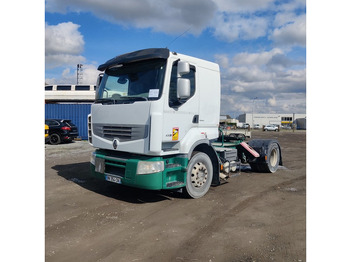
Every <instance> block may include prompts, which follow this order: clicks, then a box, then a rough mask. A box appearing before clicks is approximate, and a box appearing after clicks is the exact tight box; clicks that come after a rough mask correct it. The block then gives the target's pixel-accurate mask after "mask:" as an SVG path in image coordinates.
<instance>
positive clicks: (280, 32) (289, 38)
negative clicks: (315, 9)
mask: <svg viewBox="0 0 350 262" xmlns="http://www.w3.org/2000/svg"><path fill="white" fill-rule="evenodd" d="M277 23H281V21H278V22H277ZM270 39H271V40H273V41H274V42H275V43H276V44H277V45H279V46H294V45H299V46H303V47H305V45H306V15H300V16H298V17H296V18H295V19H294V21H290V20H289V19H286V20H285V23H284V24H283V25H282V26H281V27H278V28H276V29H274V30H273V32H272V34H271V36H270Z"/></svg>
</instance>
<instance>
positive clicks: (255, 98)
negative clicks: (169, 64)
mask: <svg viewBox="0 0 350 262" xmlns="http://www.w3.org/2000/svg"><path fill="white" fill-rule="evenodd" d="M257 99H258V97H257V96H256V97H254V98H253V110H252V128H254V107H255V100H257Z"/></svg>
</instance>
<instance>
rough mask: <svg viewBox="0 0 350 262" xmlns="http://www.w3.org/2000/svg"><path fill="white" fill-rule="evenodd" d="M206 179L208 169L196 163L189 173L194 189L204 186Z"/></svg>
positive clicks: (200, 163)
mask: <svg viewBox="0 0 350 262" xmlns="http://www.w3.org/2000/svg"><path fill="white" fill-rule="evenodd" d="M207 179H208V169H207V167H206V166H205V165H204V164H203V163H202V162H199V163H196V164H195V165H194V166H193V168H192V172H191V182H192V185H193V186H194V187H196V188H201V187H202V186H203V185H205V184H206V182H207Z"/></svg>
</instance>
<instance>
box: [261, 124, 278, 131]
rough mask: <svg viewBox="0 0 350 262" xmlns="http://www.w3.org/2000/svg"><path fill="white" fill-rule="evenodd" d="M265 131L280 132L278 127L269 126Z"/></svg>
mask: <svg viewBox="0 0 350 262" xmlns="http://www.w3.org/2000/svg"><path fill="white" fill-rule="evenodd" d="M264 131H278V126H275V125H267V126H265V127H264Z"/></svg>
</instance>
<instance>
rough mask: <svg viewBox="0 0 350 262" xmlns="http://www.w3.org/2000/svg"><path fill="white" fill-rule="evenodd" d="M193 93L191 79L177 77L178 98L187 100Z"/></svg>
mask: <svg viewBox="0 0 350 262" xmlns="http://www.w3.org/2000/svg"><path fill="white" fill-rule="evenodd" d="M190 95H191V83H190V80H189V79H186V78H178V79H177V98H178V99H179V101H180V102H181V101H183V100H186V99H187V98H189V97H190Z"/></svg>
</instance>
